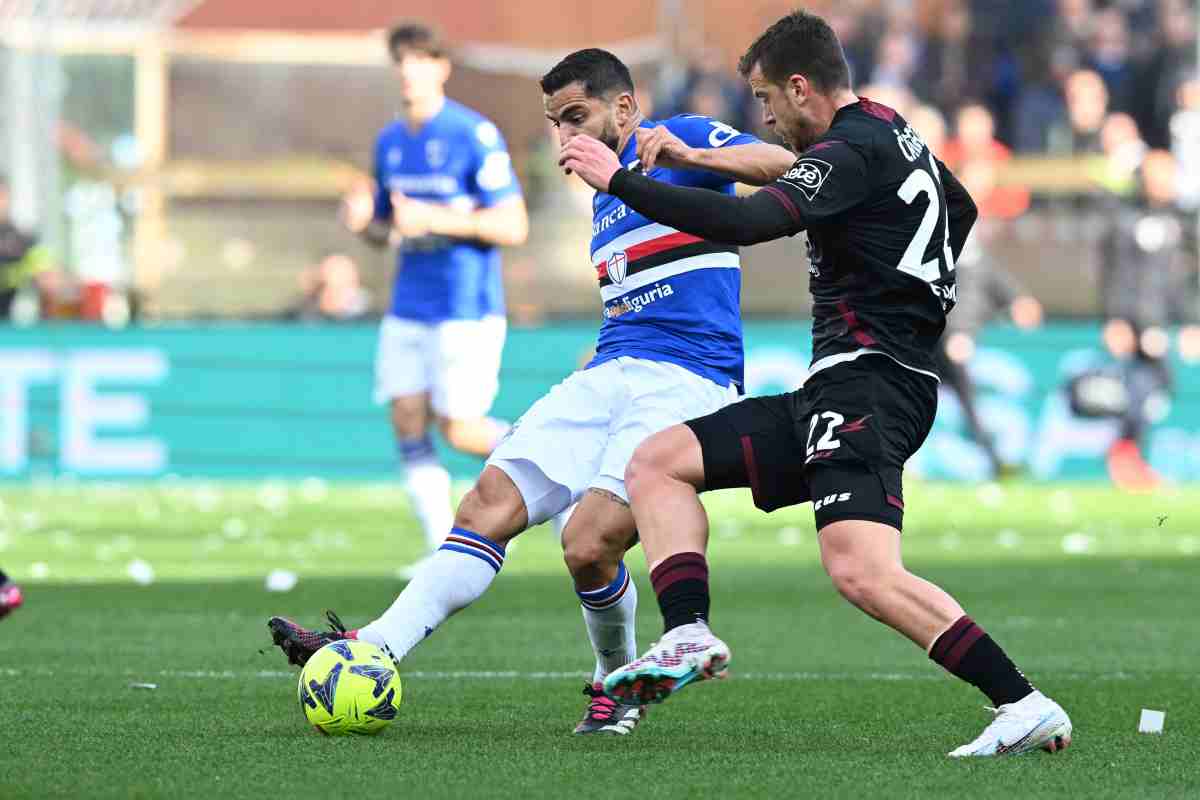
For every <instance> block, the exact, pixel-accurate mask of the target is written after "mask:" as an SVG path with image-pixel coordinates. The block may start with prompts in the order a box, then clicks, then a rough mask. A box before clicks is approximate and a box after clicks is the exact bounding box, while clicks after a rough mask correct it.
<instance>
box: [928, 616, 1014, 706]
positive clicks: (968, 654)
mask: <svg viewBox="0 0 1200 800" xmlns="http://www.w3.org/2000/svg"><path fill="white" fill-rule="evenodd" d="M929 657H930V658H931V659H933V660H934V661H936V662H937V663H939V664H941V665H942V666H943V667H945V669H946V671H947V672H949V673H950V674H951V675H954V676H955V677H958V678H962V679H963V680H964V681H966V682H967V683H969V684H971V685H972V686H974V687H976V688H977V689H979V691H981V692H983V693H984V694H986V695H987V696H988V699H990V700H991V701H992V703H993V704H995V705H996V706H1002V705H1004V704H1005V703H1015V702H1017V701H1018V700H1020V699H1021V698H1023V697H1025V696H1026V695H1029V694H1031V693H1032V692H1033V685H1032V684H1030V683H1029V680H1028V679H1027V678H1026V677H1025V676H1024V675H1023V674H1021V670H1019V669H1017V667H1016V665H1015V664H1013V662H1012V661H1010V660H1009V658H1008V656H1007V655H1006V654H1005V653H1004V651H1003V650H1001V649H1000V645H998V644H996V643H995V642H994V641H992V637H990V636H988V635H987V634H986V633H985V632H984V630H983V628H981V627H979V626H978V625H976V624H975V622H974V620H972V619H971V618H970V617H968V616H963V617H961V618H960V619H959V620H958V621H957V622H955V623H954V624H953V625H951V626H950V630H948V631H946V632H945V633H943V634H942V635H941V636H939V637H938V638H937V641H936V642H934V643H933V647H932V648H930V650H929Z"/></svg>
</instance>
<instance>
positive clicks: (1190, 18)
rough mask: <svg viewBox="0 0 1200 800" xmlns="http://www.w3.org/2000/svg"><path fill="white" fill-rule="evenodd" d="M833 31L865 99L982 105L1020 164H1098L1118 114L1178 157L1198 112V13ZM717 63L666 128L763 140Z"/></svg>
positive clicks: (965, 9) (678, 74) (963, 11)
mask: <svg viewBox="0 0 1200 800" xmlns="http://www.w3.org/2000/svg"><path fill="white" fill-rule="evenodd" d="M828 18H829V20H830V23H831V24H832V25H833V27H834V29H835V30H836V31H837V33H838V35H839V36H840V37H841V39H842V41H843V43H844V46H845V51H846V56H847V60H848V61H849V62H850V67H851V70H852V73H853V79H854V83H855V86H856V87H858V88H859V89H860V90H861V92H862V93H864V94H868V95H870V94H872V93H874V94H876V95H880V96H881V99H882V98H883V96H886V97H887V99H889V100H892V101H893V102H895V103H896V105H897V106H898V107H899V108H900V110H901V111H904V110H912V109H913V108H915V107H917V106H920V105H924V106H928V107H930V108H932V109H934V110H936V111H937V112H938V113H939V114H940V115H942V116H943V118H945V119H949V120H953V119H954V118H955V116H956V115H957V114H958V113H959V112H960V111H961V110H962V109H963V108H965V107H968V106H972V105H976V104H978V105H980V106H982V107H983V108H985V109H986V110H987V111H989V112H990V113H991V115H992V117H993V119H994V126H995V136H996V138H997V140H998V141H999V142H1001V143H1002V144H1003V145H1005V146H1006V147H1008V148H1011V149H1012V150H1014V151H1016V152H1018V153H1034V152H1047V151H1049V152H1058V153H1072V152H1089V151H1090V152H1099V151H1100V149H1101V146H1102V142H1101V131H1102V129H1103V122H1104V120H1105V119H1106V118H1107V115H1108V114H1110V113H1121V114H1126V115H1128V116H1129V118H1130V119H1131V120H1132V121H1133V122H1134V123H1135V125H1136V127H1137V130H1138V131H1139V132H1140V135H1141V138H1142V140H1143V141H1144V142H1145V143H1146V145H1147V146H1149V147H1150V148H1167V147H1170V146H1171V145H1172V141H1173V134H1172V123H1173V122H1174V121H1175V119H1176V116H1177V114H1178V112H1179V111H1180V110H1181V109H1182V108H1184V107H1185V106H1187V105H1192V106H1194V103H1195V101H1196V99H1195V97H1194V96H1192V95H1194V94H1195V87H1194V80H1195V68H1196V9H1195V4H1194V2H1191V0H1108V2H1105V1H1104V0H1022V2H1004V0H849V1H848V2H843V3H838V4H837V5H836V7H834V8H832V9H830V11H829V12H828ZM717 63H720V59H719V58H715V57H714V54H713V53H711V52H709V51H707V50H706V49H705V48H703V47H697V48H694V49H693V51H692V52H691V53H690V54H688V57H687V58H686V59H685V64H684V65H683V66H682V67H681V68H679V69H675V70H672V71H670V72H669V73H668V74H667V75H666V76H665V78H664V80H662V81H661V82H660V84H659V86H658V87H657V89H656V91H655V93H654V101H655V114H656V115H657V116H660V117H666V116H670V115H671V114H674V113H679V112H682V111H692V112H695V113H707V114H711V115H712V116H715V117H719V118H723V119H728V120H729V121H730V123H731V124H734V125H741V126H743V127H745V128H747V129H752V128H754V127H756V126H757V122H758V111H757V108H756V107H755V104H754V102H753V98H751V97H750V96H749V93H748V91H747V89H746V87H745V86H744V83H743V82H742V81H740V80H739V79H738V78H737V77H736V76H735V75H733V74H732V73H729V72H723V71H718V70H714V69H713V67H712V65H713V64H717ZM1189 81H1191V82H1193V83H1191V84H1189ZM1188 86H1190V89H1185V87H1188ZM1189 91H1190V92H1191V94H1190V95H1189V94H1188V92H1189ZM1185 95H1187V96H1186V97H1185ZM1191 110H1195V108H1194V107H1193V108H1192V109H1191ZM1089 111H1090V112H1091V113H1090V114H1088V113H1087V112H1089ZM1122 124H1125V123H1122Z"/></svg>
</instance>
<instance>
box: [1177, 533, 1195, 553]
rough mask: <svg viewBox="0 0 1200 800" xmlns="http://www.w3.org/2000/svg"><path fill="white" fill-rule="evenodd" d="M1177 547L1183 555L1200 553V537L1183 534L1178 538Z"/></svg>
mask: <svg viewBox="0 0 1200 800" xmlns="http://www.w3.org/2000/svg"><path fill="white" fill-rule="evenodd" d="M1177 547H1178V548H1179V552H1181V553H1183V554H1184V555H1185V556H1194V555H1195V554H1196V553H1200V539H1197V538H1196V537H1195V536H1184V537H1183V538H1182V539H1180V540H1179V542H1178V544H1177Z"/></svg>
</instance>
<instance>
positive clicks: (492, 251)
mask: <svg viewBox="0 0 1200 800" xmlns="http://www.w3.org/2000/svg"><path fill="white" fill-rule="evenodd" d="M388 47H389V50H390V52H391V56H392V59H393V61H394V62H395V65H396V74H397V77H398V79H399V81H398V83H399V86H400V100H401V104H402V109H401V114H400V119H398V120H396V121H395V122H393V123H392V124H391V125H388V126H387V127H386V128H384V129H383V131H382V132H381V133H380V134H379V138H378V140H377V142H376V145H375V175H374V184H375V187H374V193H373V194H372V193H371V191H370V189H367V188H361V189H359V190H357V191H355V192H352V193H351V194H350V195H349V196H348V197H347V199H346V203H345V204H344V206H343V220H344V222H345V224H346V225H347V227H349V228H350V230H351V231H353V232H355V233H359V234H361V235H362V236H364V237H365V238H366V239H367V240H368V241H370V242H372V243H374V244H376V245H379V246H384V245H387V244H389V243H390V244H394V245H397V246H398V258H397V269H396V278H395V289H394V291H393V293H392V304H391V308H390V309H389V310H388V314H387V315H386V316H385V317H384V319H383V323H382V325H381V327H380V331H379V347H378V350H377V353H376V365H375V374H376V387H375V395H376V400H377V401H378V402H380V403H384V402H386V403H389V404H390V406H391V409H390V410H391V421H392V427H393V429H394V432H395V436H396V446H397V450H398V451H399V455H400V459H401V460H402V461H403V462H404V467H405V474H406V489H407V490H408V494H409V497H410V498H411V501H412V504H413V508H414V510H415V511H416V514H417V517H418V518H419V519H420V522H421V526H422V528H423V529H424V531H425V537H426V540H427V543H428V544H429V549H430V550H433V549H435V548H436V547H437V546H438V545H440V544H441V542H442V540H443V539H444V538H445V536H446V532H447V531H449V530H450V527H451V524H452V522H453V519H454V516H453V508H452V506H451V500H450V476H449V474H448V473H447V472H446V469H445V468H444V467H443V466H442V465H441V463H439V461H438V457H437V454H436V453H435V452H434V447H433V441H432V439H431V438H430V429H431V427H432V423H434V422H436V424H437V426H438V429H439V430H440V431H441V433H442V435H443V437H444V438H445V440H446V441H447V442H448V443H449V444H450V445H451V446H452V447H454V448H456V449H458V450H461V451H463V452H465V453H471V454H474V455H478V456H487V455H488V454H490V453H491V452H492V450H493V449H494V448H495V446H496V443H497V442H498V441H499V438H500V436H501V435H503V433H504V431H505V430H506V429H507V425H505V424H504V423H501V422H499V421H497V420H493V419H490V418H489V417H488V416H487V413H488V410H489V409H490V408H491V405H492V401H493V399H494V398H495V395H496V389H497V387H498V381H497V375H498V373H499V370H500V351H501V349H502V348H503V346H504V334H505V319H504V289H503V286H502V284H501V274H500V247H502V246H511V245H519V244H521V243H522V242H524V241H525V237H526V235H527V234H528V230H529V221H528V218H527V216H526V213H525V203H524V201H523V200H522V198H521V187H520V185H519V184H518V183H517V179H516V176H515V175H514V174H513V170H512V164H511V160H510V158H509V155H508V151H507V150H506V149H505V145H504V139H503V137H502V136H501V135H500V132H499V131H498V130H497V129H496V126H495V125H493V124H492V123H491V122H490V121H488V120H487V119H486V118H484V117H483V116H482V115H480V114H478V113H477V112H475V111H472V110H471V109H469V108H467V107H465V106H463V105H461V104H459V103H456V102H454V101H453V100H450V99H448V98H447V97H446V95H445V93H444V86H445V83H446V80H447V79H448V78H449V76H450V60H449V58H448V54H447V50H446V47H445V45H444V44H443V43H442V42H441V40H440V39H439V36H438V34H437V32H436V31H434V30H433V29H432V28H429V27H427V26H425V25H420V24H405V25H399V26H397V27H396V28H394V29H393V30H392V31H391V32H390V34H389V36H388Z"/></svg>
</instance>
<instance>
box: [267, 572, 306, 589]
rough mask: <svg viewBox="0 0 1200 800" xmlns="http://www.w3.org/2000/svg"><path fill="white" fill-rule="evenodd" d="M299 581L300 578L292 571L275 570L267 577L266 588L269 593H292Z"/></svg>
mask: <svg viewBox="0 0 1200 800" xmlns="http://www.w3.org/2000/svg"><path fill="white" fill-rule="evenodd" d="M299 581H300V577H299V576H298V575H296V573H294V572H292V571H291V570H290V569H273V570H271V572H270V573H269V574H268V575H267V579H266V588H267V591H268V592H290V591H291V590H292V589H295V588H296V584H297V583H298V582H299Z"/></svg>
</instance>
